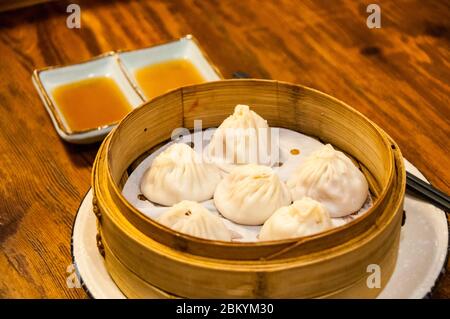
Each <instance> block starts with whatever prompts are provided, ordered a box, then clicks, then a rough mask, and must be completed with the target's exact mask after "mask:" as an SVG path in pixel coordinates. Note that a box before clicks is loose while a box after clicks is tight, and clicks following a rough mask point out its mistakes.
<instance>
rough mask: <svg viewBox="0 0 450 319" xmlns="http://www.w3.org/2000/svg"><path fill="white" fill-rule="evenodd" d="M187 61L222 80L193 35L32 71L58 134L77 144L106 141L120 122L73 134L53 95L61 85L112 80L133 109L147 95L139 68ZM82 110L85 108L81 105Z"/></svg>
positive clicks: (205, 74) (210, 77) (207, 76)
mask: <svg viewBox="0 0 450 319" xmlns="http://www.w3.org/2000/svg"><path fill="white" fill-rule="evenodd" d="M175 59H186V60H188V61H189V62H191V63H192V64H193V65H194V67H196V69H197V70H198V71H199V73H200V74H201V75H202V76H203V78H204V79H205V81H206V82H209V81H217V80H221V79H222V78H223V77H222V75H221V74H220V71H218V69H217V68H216V67H214V66H213V64H212V63H211V62H210V61H209V60H208V58H207V56H206V54H205V53H204V52H203V51H202V50H201V48H200V46H199V45H198V42H197V41H196V40H195V38H194V37H193V36H191V35H187V36H185V37H183V38H181V39H179V40H176V41H172V42H168V43H165V44H161V45H155V46H152V47H149V48H144V49H138V50H133V51H128V52H108V53H105V54H102V55H100V56H97V57H94V58H92V59H90V60H88V61H85V62H81V63H76V64H72V65H68V66H61V67H47V68H43V69H39V70H35V71H34V72H33V76H32V81H33V84H34V86H35V87H36V90H37V91H38V93H39V96H40V98H41V100H42V102H43V103H44V106H45V108H46V110H47V112H48V113H49V115H50V118H51V120H52V122H53V126H54V127H55V130H56V132H57V133H58V135H59V136H60V137H61V138H62V139H63V140H65V141H67V142H70V143H75V144H89V143H94V142H96V141H99V140H101V139H103V138H104V137H105V136H106V135H107V134H108V133H109V132H110V131H111V129H112V128H113V127H114V126H115V125H117V123H113V124H109V125H104V126H100V127H94V128H90V129H87V130H83V131H72V130H71V129H70V127H69V125H68V124H67V121H66V120H65V119H64V116H63V114H62V112H61V111H60V108H59V106H58V104H57V102H56V101H55V99H54V97H53V95H52V92H53V90H54V89H55V88H56V87H58V86H61V85H65V84H69V83H75V82H78V81H81V80H86V79H89V78H94V77H109V78H111V79H113V80H114V82H115V83H116V84H117V85H118V87H119V89H120V91H121V92H122V93H123V94H124V96H125V98H126V99H127V101H128V102H129V105H130V106H131V108H132V109H134V108H136V107H137V106H139V105H141V104H142V103H143V102H144V101H145V100H148V99H146V98H144V97H145V94H144V93H143V92H142V90H141V89H140V88H139V86H138V85H137V81H136V79H135V77H134V73H135V71H136V70H137V69H139V68H142V67H144V66H149V65H152V64H156V63H159V62H164V61H170V60H175ZM80 107H83V106H82V105H80Z"/></svg>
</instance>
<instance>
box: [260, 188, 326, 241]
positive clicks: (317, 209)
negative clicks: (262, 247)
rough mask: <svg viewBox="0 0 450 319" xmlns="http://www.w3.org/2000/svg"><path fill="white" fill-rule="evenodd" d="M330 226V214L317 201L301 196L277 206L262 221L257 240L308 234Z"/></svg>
mask: <svg viewBox="0 0 450 319" xmlns="http://www.w3.org/2000/svg"><path fill="white" fill-rule="evenodd" d="M329 228H331V219H330V215H329V214H328V212H327V211H326V209H325V208H324V207H323V206H322V205H321V204H320V203H319V202H317V201H315V200H313V199H311V198H309V197H303V198H302V199H300V200H297V201H295V202H294V203H293V204H292V205H290V206H284V207H281V208H279V209H278V210H277V211H276V212H275V213H273V215H272V216H270V218H269V219H268V220H267V221H266V222H265V223H264V225H263V227H262V228H261V231H260V233H259V240H261V241H266V240H280V239H288V238H297V237H303V236H309V235H313V234H316V233H320V232H323V231H325V230H327V229H329Z"/></svg>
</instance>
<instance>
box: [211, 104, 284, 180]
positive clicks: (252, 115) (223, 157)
mask: <svg viewBox="0 0 450 319" xmlns="http://www.w3.org/2000/svg"><path fill="white" fill-rule="evenodd" d="M271 135H274V134H273V133H272V132H271V129H270V128H269V125H268V124H267V121H266V120H265V119H263V118H262V117H261V116H259V115H258V114H257V113H256V112H254V111H252V110H250V108H249V106H248V105H242V104H239V105H237V106H236V107H235V109H234V113H233V114H232V115H230V116H228V117H227V118H226V119H225V120H224V121H223V122H222V124H220V126H219V127H218V128H217V130H216V131H215V132H214V134H213V136H212V138H211V141H210V143H209V145H208V147H207V149H206V152H207V157H208V158H209V159H211V160H212V161H214V162H215V163H216V164H217V165H218V166H219V167H220V168H222V169H223V170H225V171H227V172H230V171H231V170H232V169H233V168H234V166H235V165H237V164H250V163H251V164H263V165H270V164H271V163H274V162H275V161H276V159H274V158H273V157H274V156H276V155H277V154H278V148H277V143H278V140H277V138H276V137H277V136H271ZM273 150H275V152H274V151H273Z"/></svg>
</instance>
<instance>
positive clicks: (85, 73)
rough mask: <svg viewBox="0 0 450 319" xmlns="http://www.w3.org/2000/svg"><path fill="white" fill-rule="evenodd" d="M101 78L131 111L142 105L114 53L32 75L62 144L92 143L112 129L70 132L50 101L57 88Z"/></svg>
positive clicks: (106, 127) (106, 126) (100, 128)
mask: <svg viewBox="0 0 450 319" xmlns="http://www.w3.org/2000/svg"><path fill="white" fill-rule="evenodd" d="M100 76H105V77H109V78H111V79H112V80H114V82H115V83H116V84H117V85H118V86H119V89H120V91H121V92H122V93H123V94H124V95H125V97H126V99H127V100H128V103H129V104H130V105H131V107H132V108H135V107H137V106H139V105H140V104H142V103H143V99H142V98H141V97H140V96H139V94H138V93H137V92H136V91H135V90H134V88H133V86H132V84H131V83H130V81H129V80H128V79H127V77H126V76H125V74H124V73H123V72H122V69H121V68H120V65H119V62H118V57H117V55H116V54H115V53H107V54H105V55H103V56H99V57H96V58H93V59H92V60H89V61H87V62H82V63H78V64H73V65H69V66H64V67H55V68H48V69H44V70H36V71H35V72H34V74H33V78H32V79H33V84H34V86H35V87H36V90H37V91H38V93H39V96H40V97H41V100H42V102H43V103H44V105H45V108H46V110H47V112H48V114H49V115H50V118H51V119H52V122H53V125H54V127H55V129H56V132H57V133H58V135H59V136H60V137H61V138H62V139H63V140H65V141H67V142H71V143H77V144H86V143H92V142H95V141H98V140H100V139H102V138H103V137H104V136H105V135H106V134H108V133H109V131H111V129H112V128H113V127H114V125H105V126H103V127H98V128H94V129H89V130H86V131H82V132H72V131H71V129H70V128H69V126H68V125H67V122H66V120H65V118H64V116H63V114H62V113H61V112H60V111H59V107H58V103H57V102H56V101H55V99H54V98H53V94H52V92H53V90H54V89H55V88H56V87H58V86H60V85H64V84H68V83H73V82H77V81H80V80H84V79H89V78H94V77H100ZM80 107H82V106H80Z"/></svg>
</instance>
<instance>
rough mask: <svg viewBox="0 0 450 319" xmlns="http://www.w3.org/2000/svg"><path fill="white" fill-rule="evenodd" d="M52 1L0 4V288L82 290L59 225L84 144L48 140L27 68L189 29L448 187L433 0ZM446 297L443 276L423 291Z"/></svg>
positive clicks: (66, 232)
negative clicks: (343, 107)
mask: <svg viewBox="0 0 450 319" xmlns="http://www.w3.org/2000/svg"><path fill="white" fill-rule="evenodd" d="M70 2H76V3H79V4H80V6H81V12H82V15H81V16H82V27H81V29H78V30H76V29H72V30H71V29H68V28H66V24H65V23H66V17H67V13H65V11H66V6H67V5H68V3H69V2H64V1H58V2H51V3H46V4H41V5H36V6H33V7H30V8H25V9H20V10H17V11H11V12H5V13H2V14H0V247H1V249H0V274H1V275H0V297H37V298H40V297H46V298H47V297H49V298H66V297H67V298H80V297H86V295H85V293H84V292H83V290H81V289H68V288H67V285H66V278H67V276H68V273H67V272H66V270H67V267H68V266H69V264H70V263H71V256H70V234H71V229H72V222H73V218H74V216H75V213H76V211H77V208H78V205H79V203H80V200H81V199H82V197H83V195H84V194H85V192H86V191H87V190H88V189H89V186H90V173H91V165H92V162H93V160H94V156H95V154H96V151H97V148H98V145H90V146H75V145H69V144H66V143H64V142H62V141H61V140H60V139H59V138H58V136H57V134H56V132H55V131H54V129H53V126H52V124H51V122H50V119H49V117H48V115H47V114H46V112H45V110H44V107H43V105H42V103H41V101H40V99H39V97H38V95H37V93H36V91H35V89H34V87H33V85H32V82H31V73H32V71H33V69H35V68H41V67H44V66H49V65H55V64H65V63H71V62H77V61H80V60H83V59H88V58H89V57H92V56H94V55H97V54H100V53H102V52H105V51H109V50H116V49H134V48H140V47H144V46H148V45H151V44H154V43H158V42H161V41H166V40H172V39H175V38H178V37H181V36H183V35H185V34H188V33H192V34H194V35H195V36H196V37H197V38H198V40H199V41H200V43H201V44H202V46H203V47H204V49H205V51H206V52H207V53H208V54H209V56H210V57H211V59H212V61H213V62H214V63H215V64H216V65H217V66H219V68H220V70H221V71H222V72H223V74H224V75H225V76H226V77H230V76H231V74H232V73H233V72H234V71H237V70H243V71H246V72H248V73H250V74H251V75H253V76H254V77H260V78H271V79H278V80H284V81H290V82H295V83H301V84H304V85H307V86H311V87H314V88H317V89H319V90H322V91H324V92H326V93H329V94H331V95H333V96H335V97H337V98H339V99H341V100H343V101H345V102H347V103H348V104H350V105H352V106H353V107H355V108H356V109H358V110H359V111H361V112H362V113H364V114H365V115H367V116H368V117H369V118H370V119H372V120H373V121H375V122H376V123H378V124H379V125H380V126H381V127H382V128H383V129H385V130H386V131H387V132H388V133H389V134H390V135H391V136H392V137H393V138H394V139H395V140H396V141H397V142H398V144H399V145H400V147H401V150H402V152H403V154H404V156H405V157H406V158H408V159H409V160H410V161H411V162H412V163H413V164H414V165H416V166H417V167H418V168H419V169H420V170H421V171H422V172H423V173H424V174H425V176H426V177H427V178H428V179H429V180H430V181H431V182H432V183H433V184H435V185H436V186H438V187H439V188H441V189H442V190H443V191H445V192H447V193H450V184H449V181H450V178H449V177H450V170H449V167H450V165H449V164H450V162H449V158H448V156H449V136H450V125H449V120H450V106H449V105H450V98H449V97H450V94H449V93H450V87H449V80H450V71H449V70H450V68H449V67H450V50H449V46H450V24H449V23H450V9H449V2H448V1H446V0H442V1H431V0H427V1H420V0H417V1H406V0H405V1H387V0H382V1H377V3H379V4H380V6H381V12H382V13H381V17H382V20H381V23H382V27H381V29H368V28H367V26H366V17H367V15H368V14H367V13H366V6H367V5H368V4H369V3H370V2H371V1H333V0H324V1H260V0H245V1H243V0H235V1H226V0H225V1H203V0H197V1H193V0H184V1H183V0H177V1H117V2H114V1H70ZM434 296H435V297H441V298H449V297H450V278H449V276H448V275H447V276H445V277H444V278H443V279H442V280H441V282H440V284H439V287H438V288H437V289H436V291H435V293H434Z"/></svg>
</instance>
